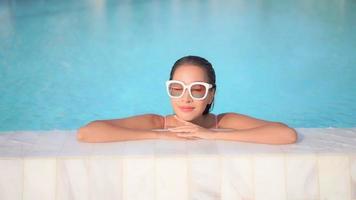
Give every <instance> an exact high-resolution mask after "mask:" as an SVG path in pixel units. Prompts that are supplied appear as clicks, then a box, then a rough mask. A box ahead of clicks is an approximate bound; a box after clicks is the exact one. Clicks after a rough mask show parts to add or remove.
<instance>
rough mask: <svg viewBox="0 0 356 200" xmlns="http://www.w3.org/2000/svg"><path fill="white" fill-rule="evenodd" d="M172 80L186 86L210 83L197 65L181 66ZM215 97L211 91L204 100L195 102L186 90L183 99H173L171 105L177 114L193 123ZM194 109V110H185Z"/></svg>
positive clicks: (203, 71)
mask: <svg viewBox="0 0 356 200" xmlns="http://www.w3.org/2000/svg"><path fill="white" fill-rule="evenodd" d="M172 80H178V81H182V82H183V83H184V84H185V85H189V84H190V83H192V82H197V81H199V82H206V83H208V76H207V74H206V72H205V70H204V69H202V68H201V67H198V66H195V65H190V64H186V65H181V66H179V67H178V68H177V69H176V71H175V72H174V74H173V78H172ZM213 97H214V90H212V89H210V90H209V92H208V95H207V97H206V98H205V99H203V100H194V99H192V97H191V96H190V95H189V91H188V90H186V91H185V92H184V94H183V96H182V97H181V98H171V104H172V107H173V110H174V112H175V114H176V115H177V116H178V117H179V118H181V119H183V120H185V121H193V120H194V119H196V118H198V117H200V116H202V114H203V112H204V110H205V107H206V105H207V104H210V103H212V101H213ZM184 107H185V108H187V107H188V108H192V109H184Z"/></svg>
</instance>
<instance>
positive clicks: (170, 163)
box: [155, 156, 188, 200]
mask: <svg viewBox="0 0 356 200" xmlns="http://www.w3.org/2000/svg"><path fill="white" fill-rule="evenodd" d="M155 172H156V200H166V199H169V200H182V199H188V186H187V162H186V157H182V156H171V157H167V156H164V157H156V169H155Z"/></svg>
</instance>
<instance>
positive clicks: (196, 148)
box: [186, 140, 218, 156]
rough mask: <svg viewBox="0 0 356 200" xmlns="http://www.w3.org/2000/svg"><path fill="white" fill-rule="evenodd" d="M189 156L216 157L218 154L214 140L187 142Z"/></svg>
mask: <svg viewBox="0 0 356 200" xmlns="http://www.w3.org/2000/svg"><path fill="white" fill-rule="evenodd" d="M186 147H187V155H196V156H197V155H216V154H217V153H218V149H217V145H216V141H214V140H187V141H186Z"/></svg>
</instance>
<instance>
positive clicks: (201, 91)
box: [190, 84, 207, 98]
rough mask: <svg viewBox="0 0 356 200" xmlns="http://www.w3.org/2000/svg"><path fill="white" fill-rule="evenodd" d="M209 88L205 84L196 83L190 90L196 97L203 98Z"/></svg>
mask: <svg viewBox="0 0 356 200" xmlns="http://www.w3.org/2000/svg"><path fill="white" fill-rule="evenodd" d="M206 91H207V89H206V87H205V86H204V85H202V84H195V85H193V86H192V87H191V90H190V92H191V93H192V96H193V97H195V98H202V97H204V96H205V93H206Z"/></svg>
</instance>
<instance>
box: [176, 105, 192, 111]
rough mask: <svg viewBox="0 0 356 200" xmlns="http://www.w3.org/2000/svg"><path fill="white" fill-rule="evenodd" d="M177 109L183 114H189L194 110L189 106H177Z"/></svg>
mask: <svg viewBox="0 0 356 200" xmlns="http://www.w3.org/2000/svg"><path fill="white" fill-rule="evenodd" d="M178 107H179V109H181V110H182V111H183V112H190V111H192V110H194V107H191V106H178Z"/></svg>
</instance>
